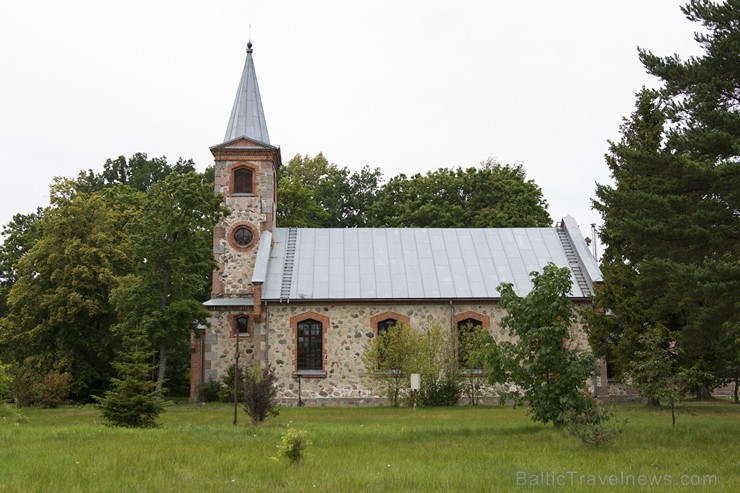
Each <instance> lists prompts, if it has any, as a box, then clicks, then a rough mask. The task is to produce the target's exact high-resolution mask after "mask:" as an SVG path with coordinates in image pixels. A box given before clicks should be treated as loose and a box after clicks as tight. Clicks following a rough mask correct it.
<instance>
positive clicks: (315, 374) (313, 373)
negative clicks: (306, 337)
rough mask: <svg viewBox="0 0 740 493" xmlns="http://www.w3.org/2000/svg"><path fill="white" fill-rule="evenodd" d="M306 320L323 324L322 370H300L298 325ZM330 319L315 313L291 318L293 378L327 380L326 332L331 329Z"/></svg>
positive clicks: (311, 312)
mask: <svg viewBox="0 0 740 493" xmlns="http://www.w3.org/2000/svg"><path fill="white" fill-rule="evenodd" d="M305 320H316V321H317V322H320V323H321V353H322V355H321V370H320V371H317V370H301V371H299V370H298V324H299V323H301V322H303V321H305ZM329 322H330V320H329V317H327V316H326V315H321V314H320V313H316V312H313V311H308V312H303V313H300V314H298V315H295V316H293V317H290V329H291V330H292V331H293V378H297V377H299V376H300V377H301V378H326V358H327V351H326V331H327V329H328V328H329Z"/></svg>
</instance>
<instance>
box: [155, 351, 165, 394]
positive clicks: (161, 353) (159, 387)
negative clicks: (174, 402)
mask: <svg viewBox="0 0 740 493" xmlns="http://www.w3.org/2000/svg"><path fill="white" fill-rule="evenodd" d="M166 369H167V343H166V342H165V341H164V340H163V341H162V343H161V344H160V345H159V371H158V372H157V390H162V385H163V384H164V371H165V370H166Z"/></svg>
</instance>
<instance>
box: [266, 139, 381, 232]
mask: <svg viewBox="0 0 740 493" xmlns="http://www.w3.org/2000/svg"><path fill="white" fill-rule="evenodd" d="M278 178H279V179H278V197H279V201H278V212H277V215H278V224H279V225H280V226H281V227H289V226H297V227H313V228H355V227H364V226H367V225H368V220H369V215H368V214H369V210H370V208H371V205H372V203H373V201H374V200H375V197H376V195H377V193H378V189H379V187H380V183H381V181H382V174H381V173H380V170H379V169H377V168H376V169H374V170H371V169H370V168H369V167H368V166H365V167H364V168H362V170H360V171H359V172H355V173H351V172H350V171H349V169H347V168H346V167H343V168H339V167H338V166H337V165H335V164H330V163H329V161H327V159H326V157H324V155H323V154H322V153H319V154H317V155H316V156H315V157H313V158H311V157H309V156H300V155H296V156H294V157H293V159H291V160H290V161H288V163H286V164H285V165H283V166H282V167H281V168H280V171H279V177H278Z"/></svg>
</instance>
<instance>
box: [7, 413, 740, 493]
mask: <svg viewBox="0 0 740 493" xmlns="http://www.w3.org/2000/svg"><path fill="white" fill-rule="evenodd" d="M688 411H689V412H688V413H684V414H680V415H679V416H678V421H677V424H676V427H675V428H671V423H670V412H669V411H664V410H650V409H646V408H644V407H643V406H641V405H636V404H635V405H622V406H619V407H617V408H616V412H617V413H618V415H619V416H620V417H622V418H628V419H629V421H630V422H629V424H628V425H627V426H626V427H625V428H624V433H623V434H622V435H621V436H620V438H619V439H618V442H617V443H616V444H615V445H612V446H610V447H607V448H599V449H594V448H590V447H587V446H585V445H583V444H582V443H581V442H580V441H578V440H577V439H576V438H573V437H571V436H569V435H567V434H566V433H565V432H563V431H561V430H557V429H554V428H552V427H551V426H543V425H539V424H536V423H533V422H531V421H530V420H529V418H528V417H527V415H526V411H525V410H524V409H512V408H504V407H475V408H472V407H458V408H427V409H418V410H416V411H413V410H411V409H391V408H360V409H358V408H351V409H347V408H344V409H335V408H300V409H299V408H284V409H282V410H281V414H280V416H279V417H277V418H273V419H271V420H268V421H267V422H266V423H265V424H264V425H263V426H262V427H258V428H255V427H252V426H250V425H248V424H246V423H248V419H247V417H246V415H245V413H244V412H243V411H241V410H240V415H239V420H240V423H239V424H238V425H237V426H233V425H232V423H231V422H232V408H230V407H229V406H226V405H221V404H208V405H205V406H198V405H191V404H179V405H173V406H171V407H169V408H168V411H167V412H166V413H165V414H164V415H163V417H162V426H161V427H160V428H158V429H154V430H126V429H116V428H110V427H107V426H105V425H103V424H102V423H101V421H100V418H99V415H98V413H97V411H96V409H95V408H94V407H92V406H83V407H68V408H63V409H57V410H42V409H32V410H25V411H24V413H25V415H26V416H27V417H28V419H27V421H26V422H25V423H20V424H16V423H14V422H12V421H13V420H12V419H5V420H2V419H0V492H6V491H18V492H32V491H44V492H47V491H48V492H57V491H59V492H88V491H120V492H134V491H146V492H165V491H193V492H232V491H233V492H237V491H238V492H247V491H248V492H253V491H305V492H308V491H320V492H357V491H384V492H395V491H424V492H427V491H460V492H467V491H530V490H534V491H537V490H540V491H542V490H563V491H566V490H567V491H597V492H600V491H674V490H676V489H678V490H683V491H693V490H696V489H702V490H706V491H721V492H731V491H740V406H737V405H733V404H731V403H728V402H726V401H725V402H710V403H691V404H689V405H688ZM289 426H292V427H296V428H302V429H306V430H308V432H309V433H310V439H311V441H312V442H313V443H312V444H311V445H310V446H309V448H308V449H307V452H306V458H305V460H304V461H303V463H301V464H300V465H297V466H290V465H288V464H287V463H286V462H285V461H284V460H276V459H273V457H274V456H275V455H276V453H277V449H276V445H277V444H278V442H279V440H280V436H281V435H282V434H283V433H284V432H285V430H286V429H287V428H288V427H289ZM645 482H647V483H653V484H652V485H651V484H641V483H645ZM657 482H660V484H659V485H657V484H656V483H657ZM610 483H611V484H610ZM667 483H670V484H667ZM683 483H688V484H685V485H684V484H683Z"/></svg>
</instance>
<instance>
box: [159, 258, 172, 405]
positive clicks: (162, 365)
mask: <svg viewBox="0 0 740 493" xmlns="http://www.w3.org/2000/svg"><path fill="white" fill-rule="evenodd" d="M169 291H170V266H169V265H167V266H165V268H164V272H163V273H162V289H161V290H160V293H159V294H160V298H159V310H160V311H161V312H162V316H163V317H164V314H165V312H166V311H167V296H168V295H169ZM163 329H164V330H163V331H162V332H163V333H162V342H160V343H159V371H158V372H157V390H158V391H161V390H162V385H164V372H165V370H166V369H167V339H166V336H165V333H166V328H165V327H163Z"/></svg>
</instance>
